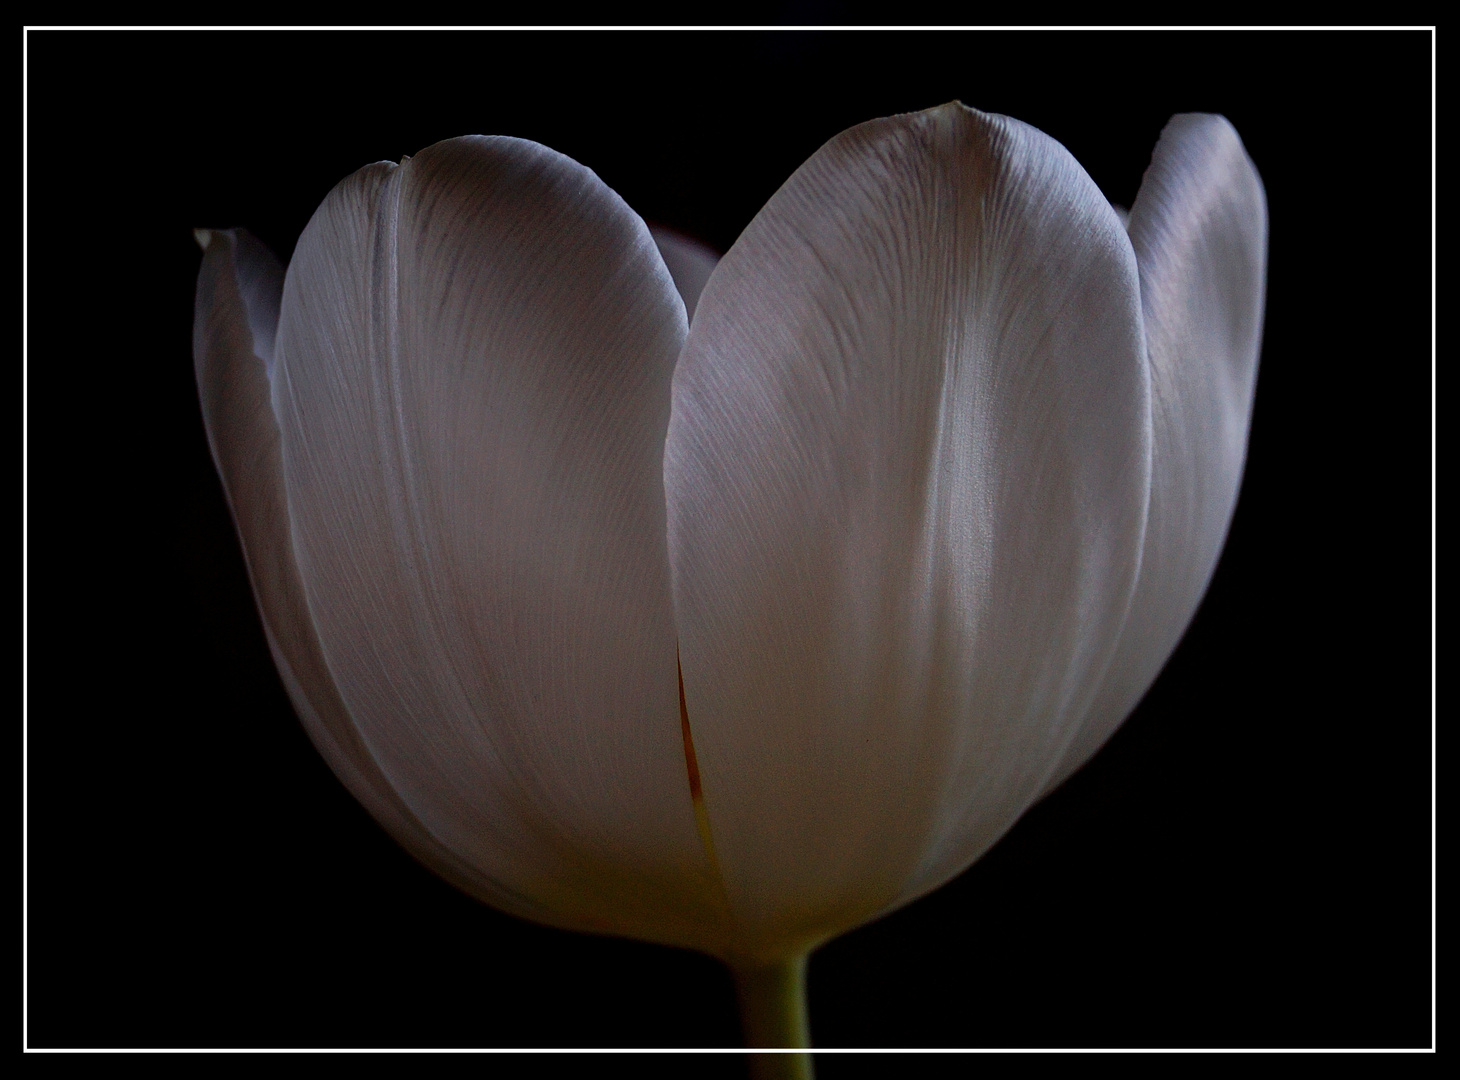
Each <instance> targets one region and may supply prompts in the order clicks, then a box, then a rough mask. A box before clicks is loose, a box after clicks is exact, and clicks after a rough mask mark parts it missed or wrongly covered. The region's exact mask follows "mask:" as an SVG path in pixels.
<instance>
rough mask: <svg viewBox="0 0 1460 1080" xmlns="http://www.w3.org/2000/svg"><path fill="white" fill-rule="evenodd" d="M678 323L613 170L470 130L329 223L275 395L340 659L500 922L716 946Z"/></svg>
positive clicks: (356, 186)
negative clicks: (677, 528)
mask: <svg viewBox="0 0 1460 1080" xmlns="http://www.w3.org/2000/svg"><path fill="white" fill-rule="evenodd" d="M684 335H685V316H684V313H683V305H682V303H681V301H680V299H679V297H678V296H677V295H676V294H675V291H674V286H673V284H672V282H671V280H670V275H669V273H668V271H667V270H666V269H665V266H664V263H663V260H662V259H661V257H660V256H659V254H658V252H657V251H656V250H655V247H654V243H653V241H652V240H651V238H650V236H649V233H648V230H647V228H646V227H645V226H644V224H643V222H642V221H640V220H639V218H638V217H637V216H635V215H634V214H633V213H632V211H630V210H629V208H628V207H627V206H625V205H624V203H623V201H622V200H621V199H619V198H618V196H617V195H615V194H614V193H613V192H612V191H610V190H609V189H608V188H607V187H606V186H604V184H603V183H602V182H601V181H600V180H599V179H598V177H597V176H595V175H594V174H593V173H592V172H590V171H589V170H588V169H585V168H583V167H582V166H581V165H578V164H577V163H576V162H573V161H571V160H570V159H568V158H565V157H563V156H562V155H560V154H557V153H554V152H553V151H551V150H548V149H547V148H545V147H542V146H539V145H537V144H535V143H530V142H524V141H522V140H517V139H508V138H481V137H472V138H464V139H454V140H450V141H448V142H444V143H438V144H437V145H435V146H432V147H429V148H427V149H426V150H423V151H421V153H419V154H417V155H416V156H414V157H413V158H411V159H409V161H408V162H406V163H403V164H401V165H399V166H397V165H393V164H389V163H381V164H377V165H373V166H370V167H368V168H366V169H363V170H361V171H360V172H359V173H357V174H355V175H354V176H353V177H350V178H349V179H347V180H346V181H344V182H343V183H341V184H340V185H339V186H338V187H337V188H336V189H335V190H334V191H333V192H332V193H331V194H330V195H329V197H328V198H327V199H326V200H325V202H324V203H323V204H322V205H321V207H320V208H319V210H318V211H317V212H316V214H315V216H314V218H313V220H312V221H311V222H310V224H309V226H308V228H307V229H306V231H305V233H304V235H303V236H302V237H301V239H300V241H299V244H298V247H297V249H296V251H295V255H294V260H293V262H292V263H291V264H290V267H289V272H288V276H287V280H286V282H285V287H284V297H283V309H282V314H281V318H280V323H279V334H278V344H277V363H276V366H275V369H274V373H273V398H274V403H275V407H276V411H277V414H278V416H279V420H280V427H281V432H282V450H283V454H282V460H283V477H284V486H285V489H286V491H287V497H288V511H289V521H290V523H291V526H292V531H293V547H294V551H295V553H296V555H297V562H298V569H299V576H300V580H301V582H302V585H303V591H304V594H305V596H306V597H307V600H308V606H309V611H310V614H311V616H312V618H313V622H314V625H315V626H316V628H317V630H318V637H319V643H320V647H321V652H322V654H323V657H324V660H325V662H326V663H327V665H328V667H329V670H330V672H331V674H332V675H333V679H334V684H335V686H336V687H337V688H338V691H339V696H340V700H341V702H342V703H343V705H344V707H345V708H346V709H348V712H349V715H350V717H351V718H352V719H353V721H354V722H355V724H356V726H357V728H358V730H359V732H360V736H361V740H362V742H363V744H364V745H365V746H366V747H367V748H368V750H369V752H370V754H371V756H372V757H373V759H374V760H375V761H377V762H378V763H379V767H380V769H381V772H382V773H383V774H384V776H385V777H386V778H387V779H388V781H389V783H390V785H391V786H392V787H393V788H394V789H395V790H396V791H397V792H398V793H399V794H400V797H401V800H402V801H403V802H404V804H405V805H406V806H408V807H409V809H410V811H411V813H412V814H414V815H415V816H416V818H418V819H419V821H420V822H421V823H422V825H423V826H424V827H425V829H427V830H428V831H429V833H430V834H431V836H432V837H434V838H435V839H436V841H437V842H438V843H440V844H441V845H442V846H443V847H444V848H445V849H447V850H448V851H450V852H451V853H452V854H453V855H454V856H455V857H457V858H459V859H460V860H461V861H462V862H464V863H466V864H468V865H471V866H475V867H479V868H482V870H483V871H484V872H485V873H487V874H488V875H489V876H490V877H491V879H492V887H491V889H490V890H482V891H481V894H482V895H485V896H486V897H487V898H488V899H491V900H492V902H494V903H497V904H499V905H500V906H503V907H505V908H507V909H508V910H511V911H515V912H517V913H520V914H527V915H530V916H531V917H534V918H538V919H541V920H543V921H548V922H552V923H555V924H557V925H560V926H565V927H570V928H575V929H580V930H597V931H607V932H613V933H620V934H628V935H634V936H641V937H645V938H650V939H653V940H657V941H663V942H671V943H678V944H683V945H690V946H694V947H697V948H701V949H706V950H709V951H712V952H714V951H721V949H722V946H723V932H722V930H721V929H720V923H719V919H720V915H721V913H722V910H723V905H722V904H721V902H720V901H718V899H717V897H718V895H719V894H718V893H717V892H716V884H715V882H714V879H713V876H712V875H711V873H710V871H709V869H708V866H707V861H706V856H705V853H704V850H703V848H702V846H701V844H700V840H699V836H698V834H697V831H696V827H695V816H694V812H693V808H692V805H691V799H690V792H689V786H688V782H687V778H686V771H685V762H684V754H683V742H682V736H681V730H680V720H679V706H678V680H677V674H676V664H675V631H674V622H673V614H672V608H671V600H670V590H669V569H668V554H667V550H666V543H665V518H664V515H665V511H664V494H663V479H662V476H663V473H662V468H663V466H662V462H663V444H664V433H665V429H666V426H667V423H668V412H669V394H670V380H671V376H672V372H673V367H674V362H675V358H676V357H677V356H678V353H679V349H680V345H681V343H682V342H683V340H684ZM528 897H530V898H532V899H531V900H528V899H526V898H528Z"/></svg>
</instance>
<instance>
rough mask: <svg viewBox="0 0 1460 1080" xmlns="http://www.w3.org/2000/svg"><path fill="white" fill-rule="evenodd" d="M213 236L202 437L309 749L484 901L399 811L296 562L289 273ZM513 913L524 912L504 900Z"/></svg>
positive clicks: (252, 244) (202, 362)
mask: <svg viewBox="0 0 1460 1080" xmlns="http://www.w3.org/2000/svg"><path fill="white" fill-rule="evenodd" d="M197 231H198V232H199V233H203V234H206V237H207V239H206V242H204V241H203V239H202V237H201V236H200V237H199V242H200V244H201V245H202V246H203V249H204V252H205V254H204V256H203V264H202V267H201V269H200V271H199V274H198V288H197V295H196V300H195V306H194V321H193V362H194V369H195V373H196V376H197V381H198V396H199V399H200V402H201V404H202V411H203V422H204V427H205V428H206V430H207V433H208V445H209V447H210V448H211V450H212V453H213V461H214V464H215V465H216V466H217V468H218V474H219V476H220V477H221V478H222V480H223V488H224V492H225V494H226V495H227V496H228V503H229V507H230V508H231V510H232V512H233V520H234V523H235V525H236V526H237V529H238V538H239V542H240V544H241V545H242V547H243V552H244V557H245V561H246V562H247V564H248V572H249V580H250V581H251V583H252V585H253V592H254V599H255V600H256V602H257V604H258V608H259V614H260V616H261V617H262V619H263V626H264V634H265V636H266V638H267V639H268V643H269V651H270V652H271V653H272V654H273V657H274V664H275V667H276V668H277V669H278V671H279V676H280V678H281V679H282V680H283V683H284V686H285V689H286V690H287V691H288V694H289V698H290V701H291V702H292V703H293V705H294V709H295V712H296V713H297V714H298V716H299V719H300V721H301V722H302V723H303V725H304V729H305V731H306V732H308V734H309V737H310V740H311V741H312V742H313V743H314V745H315V747H316V748H317V749H318V750H319V752H320V755H321V756H322V757H323V758H324V759H325V761H326V762H328V764H329V766H330V768H331V769H332V770H333V771H334V773H335V775H336V776H337V777H339V779H340V781H341V783H343V784H344V785H345V786H346V787H347V788H348V789H349V790H350V793H351V794H353V795H354V796H355V798H357V799H359V800H360V802H361V803H362V804H363V805H364V806H366V807H367V808H368V809H369V810H370V812H371V813H372V814H373V815H374V816H375V818H376V820H378V821H379V822H380V823H381V824H382V825H383V826H384V827H385V828H386V830H387V831H388V832H389V833H390V834H391V836H392V837H394V838H395V840H396V841H397V842H398V843H400V844H401V845H402V846H404V847H405V848H406V849H407V850H409V851H411V852H412V853H414V854H415V855H416V857H417V858H419V859H420V860H421V861H422V862H424V863H426V865H428V866H430V867H431V868H432V869H433V870H435V871H436V872H437V873H439V874H440V875H441V876H443V877H445V878H446V879H447V880H448V881H451V882H453V883H454V884H456V885H457V886H459V887H461V888H463V889H466V890H467V891H468V892H473V893H475V894H476V895H478V896H483V897H495V896H498V895H500V894H501V892H502V890H501V889H499V888H496V887H495V886H494V885H493V883H492V881H491V880H490V879H489V878H487V877H485V876H484V875H483V874H482V873H481V872H480V871H479V870H478V869H476V868H475V867H473V866H471V865H469V864H467V863H464V862H462V861H461V860H460V859H459V858H458V857H457V856H455V855H454V854H453V853H452V852H450V851H448V850H447V849H446V848H444V847H443V846H442V845H441V844H439V843H438V842H437V841H436V840H435V839H434V838H433V837H432V836H431V834H430V833H429V832H428V831H427V830H426V829H425V828H424V827H423V826H422V825H421V823H420V822H419V820H417V818H416V817H415V815H414V814H412V813H411V811H410V809H409V808H408V807H407V806H405V804H404V803H402V801H401V799H400V797H399V796H398V795H397V794H396V793H395V791H394V789H393V788H392V787H391V785H390V783H389V781H388V780H387V779H386V777H385V776H384V774H383V773H382V772H381V771H380V768H379V766H378V765H377V764H376V762H375V760H374V758H373V757H372V756H371V754H370V752H369V750H368V749H367V748H366V746H365V744H364V743H363V742H362V741H361V739H360V736H359V734H358V733H357V732H356V730H355V726H354V724H353V722H352V721H351V719H350V716H349V713H348V712H347V711H346V709H345V706H344V704H343V703H342V702H341V701H340V697H339V694H338V693H337V692H336V690H335V686H334V682H333V678H332V676H331V675H330V672H329V670H328V667H327V665H326V664H325V661H324V657H323V655H322V654H321V652H320V648H319V641H318V638H317V637H316V635H315V631H314V625H313V622H312V621H311V619H310V616H309V611H308V606H307V605H306V603H305V599H304V588H303V585H302V584H301V582H300V580H299V572H298V569H297V567H296V565H295V562H294V551H293V546H292V543H291V539H290V530H289V517H288V508H287V500H286V498H285V494H284V475H283V465H282V461H281V457H280V441H279V425H278V422H277V420H276V419H275V417H274V412H273V408H272V406H271V404H270V388H269V378H268V371H269V370H270V369H271V368H272V366H273V360H274V337H275V332H276V330H277V327H278V320H279V298H280V293H281V291H282V289H283V284H284V270H283V268H282V267H281V266H280V265H279V262H278V260H277V259H276V258H274V255H273V253H272V252H270V251H269V250H268V248H266V247H264V245H263V244H261V243H259V241H258V240H257V239H255V238H254V237H253V236H252V235H251V234H249V233H248V232H247V231H245V230H243V229H209V230H197ZM501 902H503V903H504V906H515V907H516V908H517V909H519V910H520V909H521V908H522V907H523V906H524V905H522V904H520V903H519V904H516V905H513V904H511V898H510V897H506V898H504V899H503V900H502V901H501Z"/></svg>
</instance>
